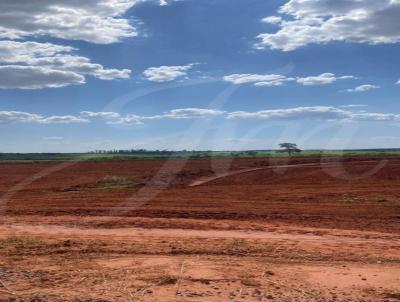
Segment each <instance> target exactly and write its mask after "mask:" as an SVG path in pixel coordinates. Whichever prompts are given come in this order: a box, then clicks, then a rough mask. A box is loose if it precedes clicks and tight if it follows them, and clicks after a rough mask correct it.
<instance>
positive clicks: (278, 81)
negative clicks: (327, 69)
mask: <svg viewBox="0 0 400 302" xmlns="http://www.w3.org/2000/svg"><path fill="white" fill-rule="evenodd" d="M354 78H355V77H353V76H335V74H333V73H323V74H320V75H318V76H309V77H296V78H291V77H286V76H284V75H278V74H264V75H262V74H231V75H228V76H225V77H224V80H225V81H227V82H231V83H233V84H246V83H253V84H254V85H255V86H281V85H283V84H284V83H286V82H290V81H296V82H297V83H299V84H301V85H305V86H312V85H326V84H332V83H334V82H336V81H337V80H346V79H354Z"/></svg>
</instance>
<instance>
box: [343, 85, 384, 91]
mask: <svg viewBox="0 0 400 302" xmlns="http://www.w3.org/2000/svg"><path fill="white" fill-rule="evenodd" d="M378 88H380V87H379V86H377V85H370V84H366V85H360V86H357V87H355V88H352V89H347V91H348V92H365V91H369V90H373V89H378Z"/></svg>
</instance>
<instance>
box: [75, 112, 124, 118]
mask: <svg viewBox="0 0 400 302" xmlns="http://www.w3.org/2000/svg"><path fill="white" fill-rule="evenodd" d="M79 116H80V117H82V118H103V119H113V118H118V117H120V114H119V113H117V112H91V111H82V112H81V113H80V114H79Z"/></svg>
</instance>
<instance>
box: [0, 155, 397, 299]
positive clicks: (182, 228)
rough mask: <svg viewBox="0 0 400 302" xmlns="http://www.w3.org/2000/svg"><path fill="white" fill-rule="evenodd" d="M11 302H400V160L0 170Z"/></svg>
mask: <svg viewBox="0 0 400 302" xmlns="http://www.w3.org/2000/svg"><path fill="white" fill-rule="evenodd" d="M0 196H1V204H0V211H1V214H2V219H1V222H0V301H35V302H40V301H87V302H89V301H90V302H95V301H97V302H99V301H162V302H164V301H167V302H168V301H171V302H172V301H186V302H195V301H199V302H200V301H207V302H217V301H218V302H219V301H282V302H289V301H290V302H291V301H293V302H294V301H296V302H297V301H304V302H309V301H320V302H331V301H332V302H333V301H336V302H344V301H360V302H361V301H364V302H375V301H400V157H396V156H393V157H390V156H375V157H374V156H361V155H359V156H354V157H350V156H347V157H335V156H334V155H333V154H332V156H329V157H324V158H322V159H321V158H319V157H313V156H304V157H296V158H291V159H288V158H286V157H282V156H278V157H271V158H263V157H254V158H234V159H231V158H228V157H227V158H207V159H188V160H185V159H170V160H167V159H153V160H139V159H138V160H134V161H118V160H113V161H106V160H102V161H78V162H74V161H66V162H63V161H56V162H35V163H33V162H32V163H30V162H3V163H0Z"/></svg>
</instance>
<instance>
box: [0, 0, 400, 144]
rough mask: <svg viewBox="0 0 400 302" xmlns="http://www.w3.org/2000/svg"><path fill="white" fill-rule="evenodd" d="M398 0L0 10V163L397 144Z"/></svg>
mask: <svg viewBox="0 0 400 302" xmlns="http://www.w3.org/2000/svg"><path fill="white" fill-rule="evenodd" d="M399 19H400V0H381V1H376V0H340V1H338V0H268V1H266V0H170V1H168V0H161V1H160V0H86V1H80V0H37V1H34V3H33V2H32V1H29V0H14V1H1V2H0V139H1V142H2V143H1V145H0V152H86V151H92V150H98V149H141V148H145V149H166V150H182V149H188V150H255V149H274V148H277V147H278V144H279V143H282V142H293V143H297V144H298V145H299V147H300V148H303V149H359V148H399V147H400V131H399V128H400V127H399V126H400V104H399V98H398V96H399V92H400V70H399V66H400V57H399V53H400V23H399V22H398V20H399Z"/></svg>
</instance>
